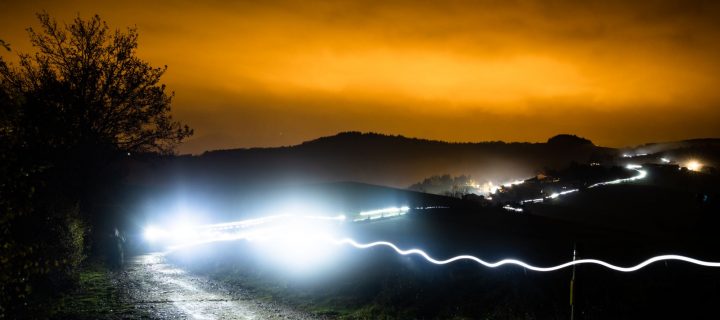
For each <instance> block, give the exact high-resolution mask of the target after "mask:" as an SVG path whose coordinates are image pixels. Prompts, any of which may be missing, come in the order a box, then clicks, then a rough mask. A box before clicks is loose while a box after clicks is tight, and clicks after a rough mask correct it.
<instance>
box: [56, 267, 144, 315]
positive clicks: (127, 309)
mask: <svg viewBox="0 0 720 320" xmlns="http://www.w3.org/2000/svg"><path fill="white" fill-rule="evenodd" d="M54 301H55V302H54V304H53V306H52V307H51V308H49V310H48V315H47V318H49V319H149V318H150V317H149V315H148V314H147V313H145V312H144V311H142V310H140V309H136V308H135V307H134V305H133V304H131V303H128V302H127V299H126V298H125V297H124V296H123V294H122V292H121V289H120V287H119V286H118V279H117V275H116V274H115V273H114V272H113V271H111V270H109V269H108V268H107V267H106V266H105V265H103V264H102V263H99V262H92V263H88V264H87V265H85V266H83V267H82V268H81V270H80V272H79V282H78V284H77V286H76V287H75V288H72V289H71V290H68V291H67V292H64V293H61V294H60V295H59V297H57V298H56V299H55V300H54Z"/></svg>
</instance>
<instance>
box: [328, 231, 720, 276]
mask: <svg viewBox="0 0 720 320" xmlns="http://www.w3.org/2000/svg"><path fill="white" fill-rule="evenodd" d="M333 242H334V243H335V244H338V245H342V244H348V245H351V246H353V247H355V248H358V249H368V248H372V247H377V246H385V247H389V248H391V249H393V250H394V251H395V252H397V253H398V254H400V255H404V256H406V255H418V256H421V257H422V258H423V259H425V260H427V261H428V262H430V263H433V264H437V265H444V264H449V263H452V262H456V261H462V260H470V261H474V262H476V263H478V264H481V265H483V266H485V267H488V268H497V267H500V266H503V265H517V266H521V267H523V268H526V269H528V270H532V271H540V272H550V271H557V270H560V269H564V268H567V267H571V266H573V265H580V264H597V265H600V266H603V267H605V268H608V269H612V270H615V271H620V272H633V271H637V270H640V269H642V268H644V267H646V266H648V265H650V264H652V263H655V262H658V261H670V260H677V261H684V262H688V263H692V264H696V265H700V266H704V267H713V268H719V267H720V262H708V261H703V260H698V259H694V258H689V257H685V256H681V255H675V254H668V255H661V256H655V257H652V258H650V259H647V260H645V261H643V262H641V263H639V264H637V265H634V266H631V267H620V266H616V265H613V264H610V263H607V262H605V261H602V260H597V259H580V260H574V261H570V262H566V263H563V264H560V265H556V266H552V267H537V266H533V265H530V264H528V263H526V262H523V261H520V260H517V259H503V260H500V261H497V262H487V261H485V260H482V259H480V258H478V257H475V256H471V255H459V256H455V257H452V258H449V259H445V260H438V259H435V258H433V257H431V256H430V255H429V254H427V253H426V252H425V251H423V250H420V249H416V248H413V249H407V250H403V249H400V248H399V247H398V246H396V245H395V244H393V243H390V242H387V241H376V242H371V243H358V242H357V241H355V240H352V239H349V238H345V239H342V240H336V241H333Z"/></svg>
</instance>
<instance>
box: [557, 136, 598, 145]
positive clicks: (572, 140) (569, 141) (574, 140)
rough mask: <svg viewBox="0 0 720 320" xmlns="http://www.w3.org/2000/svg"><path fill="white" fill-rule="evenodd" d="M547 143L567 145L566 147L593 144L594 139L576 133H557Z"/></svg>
mask: <svg viewBox="0 0 720 320" xmlns="http://www.w3.org/2000/svg"><path fill="white" fill-rule="evenodd" d="M547 143H548V144H549V145H555V146H565V147H576V146H585V145H593V143H592V141H590V140H588V139H585V138H581V137H578V136H576V135H574V134H559V135H556V136H554V137H552V138H550V139H548V141H547Z"/></svg>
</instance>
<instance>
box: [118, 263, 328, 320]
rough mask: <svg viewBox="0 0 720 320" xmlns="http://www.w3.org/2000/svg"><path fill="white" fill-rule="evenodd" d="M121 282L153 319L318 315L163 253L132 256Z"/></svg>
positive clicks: (294, 317)
mask: <svg viewBox="0 0 720 320" xmlns="http://www.w3.org/2000/svg"><path fill="white" fill-rule="evenodd" d="M119 282H120V285H121V286H122V287H123V291H125V293H126V295H127V296H128V297H129V299H130V301H128V302H129V303H131V304H134V305H135V307H136V308H138V309H141V310H143V311H145V312H147V313H148V314H149V315H150V316H151V318H153V319H315V317H313V316H312V315H310V314H307V313H303V312H299V311H296V310H292V308H290V307H288V306H283V305H279V304H277V303H274V302H268V301H265V300H261V299H258V298H257V297H253V296H252V294H251V293H248V292H238V291H237V289H234V290H228V289H226V288H224V287H223V286H222V285H220V284H218V283H215V282H213V281H210V280H208V279H205V278H203V277H199V276H195V275H191V274H188V273H187V272H185V271H184V270H180V269H178V268H175V267H173V266H172V265H169V264H167V262H166V261H165V257H164V256H163V255H162V254H160V253H155V254H149V255H142V256H137V257H134V258H131V259H130V261H129V262H128V265H127V268H126V270H125V272H124V273H123V275H122V277H121V279H120V281H119Z"/></svg>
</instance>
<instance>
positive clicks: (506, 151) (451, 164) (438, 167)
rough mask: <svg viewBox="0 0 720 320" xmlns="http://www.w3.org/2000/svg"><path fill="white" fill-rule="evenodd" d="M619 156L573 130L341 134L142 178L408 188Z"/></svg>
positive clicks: (502, 177)
mask: <svg viewBox="0 0 720 320" xmlns="http://www.w3.org/2000/svg"><path fill="white" fill-rule="evenodd" d="M615 155H617V151H616V150H615V149H611V148H604V147H597V146H594V145H593V144H592V143H591V142H589V140H585V139H582V138H577V137H574V136H567V137H566V136H560V137H554V138H551V139H550V140H549V142H548V143H519V142H514V143H505V142H500V141H493V142H479V143H449V142H443V141H433V140H425V139H416V138H407V137H403V136H391V135H383V134H376V133H360V132H343V133H340V134H337V135H334V136H329V137H322V138H319V139H315V140H312V141H307V142H304V143H302V144H299V145H295V146H288V147H278V148H250V149H232V150H217V151H209V152H205V153H204V154H202V155H200V156H181V157H173V158H170V159H167V160H165V161H167V163H165V164H166V165H161V166H156V167H152V168H148V169H152V170H145V173H143V174H141V175H140V176H139V177H140V178H142V180H143V181H142V183H143V184H157V183H168V182H193V183H198V182H208V183H212V184H215V183H232V184H246V183H256V182H288V183H305V182H333V181H357V182H365V183H370V184H379V185H386V186H393V187H401V188H404V187H407V186H409V185H410V184H412V183H415V182H417V181H421V180H422V179H424V178H426V177H429V176H432V175H436V174H446V173H447V174H452V175H460V174H469V175H472V176H473V178H475V179H477V180H480V181H483V180H492V181H495V182H503V181H507V180H514V179H518V178H526V177H529V176H532V175H534V174H536V173H537V172H538V171H540V170H543V169H544V168H547V167H555V168H556V167H562V166H566V165H568V164H569V163H570V162H572V161H577V162H587V161H591V160H603V159H608V158H612V157H614V156H615ZM136 177H137V176H136Z"/></svg>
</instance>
